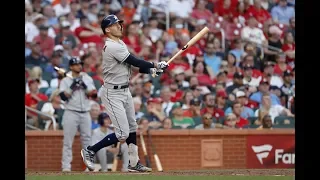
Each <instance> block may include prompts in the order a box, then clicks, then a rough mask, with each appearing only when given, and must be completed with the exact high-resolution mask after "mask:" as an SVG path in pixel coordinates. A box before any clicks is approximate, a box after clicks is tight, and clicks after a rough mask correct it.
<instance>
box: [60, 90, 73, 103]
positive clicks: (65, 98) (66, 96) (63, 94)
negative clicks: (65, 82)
mask: <svg viewBox="0 0 320 180" xmlns="http://www.w3.org/2000/svg"><path fill="white" fill-rule="evenodd" d="M59 95H60V98H61V100H63V101H67V100H68V99H69V98H70V97H71V95H70V94H69V93H66V92H61V93H60V94H59Z"/></svg>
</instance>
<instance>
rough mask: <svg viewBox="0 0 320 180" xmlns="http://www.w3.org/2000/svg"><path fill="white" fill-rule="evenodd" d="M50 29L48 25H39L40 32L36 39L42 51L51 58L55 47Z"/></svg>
mask: <svg viewBox="0 0 320 180" xmlns="http://www.w3.org/2000/svg"><path fill="white" fill-rule="evenodd" d="M48 29H49V27H48V26H47V25H41V26H40V27H39V30H40V33H39V35H38V36H36V37H35V38H34V41H36V42H39V44H40V49H41V53H42V54H43V55H44V56H46V57H47V58H50V57H51V55H52V52H53V48H54V39H53V38H52V37H50V36H48Z"/></svg>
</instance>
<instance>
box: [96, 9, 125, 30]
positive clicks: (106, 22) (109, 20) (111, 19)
mask: <svg viewBox="0 0 320 180" xmlns="http://www.w3.org/2000/svg"><path fill="white" fill-rule="evenodd" d="M117 22H119V23H123V20H119V19H118V17H117V16H116V15H114V14H110V15H108V16H106V17H105V18H103V20H102V22H101V29H102V31H103V33H104V34H106V31H105V30H104V29H105V28H106V27H108V26H111V25H112V24H115V23H117Z"/></svg>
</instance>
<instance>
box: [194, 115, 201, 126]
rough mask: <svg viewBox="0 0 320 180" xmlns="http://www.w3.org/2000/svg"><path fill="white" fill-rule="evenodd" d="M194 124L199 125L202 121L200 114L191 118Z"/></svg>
mask: <svg viewBox="0 0 320 180" xmlns="http://www.w3.org/2000/svg"><path fill="white" fill-rule="evenodd" d="M192 119H193V121H194V124H195V125H199V124H201V123H202V119H201V117H200V116H198V117H194V118H192Z"/></svg>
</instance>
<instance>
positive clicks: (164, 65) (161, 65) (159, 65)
mask: <svg viewBox="0 0 320 180" xmlns="http://www.w3.org/2000/svg"><path fill="white" fill-rule="evenodd" d="M167 67H169V64H168V63H167V62H165V61H161V62H159V63H158V64H157V69H162V70H164V69H167Z"/></svg>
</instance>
